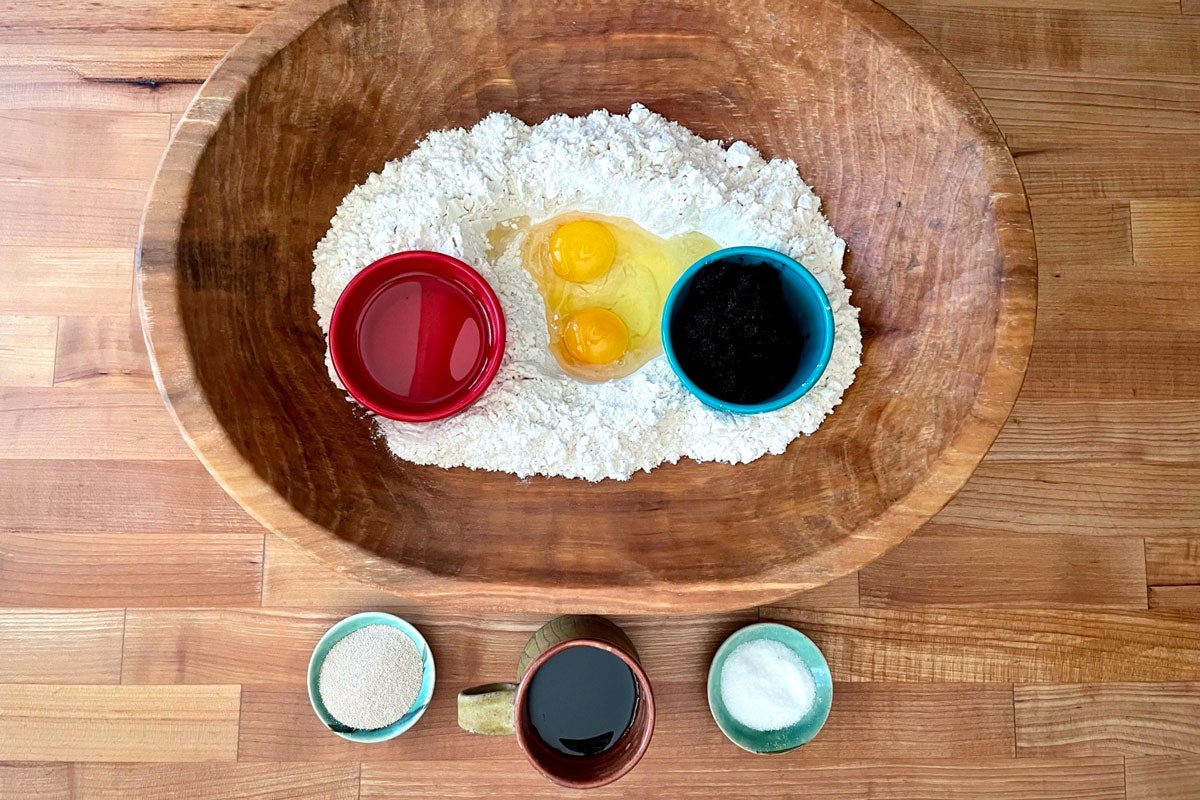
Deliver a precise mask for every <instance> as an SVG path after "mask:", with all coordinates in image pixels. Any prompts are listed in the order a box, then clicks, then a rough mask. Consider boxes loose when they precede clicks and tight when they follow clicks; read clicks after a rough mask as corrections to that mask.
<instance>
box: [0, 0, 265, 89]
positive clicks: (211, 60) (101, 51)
mask: <svg viewBox="0 0 1200 800" xmlns="http://www.w3.org/2000/svg"><path fill="white" fill-rule="evenodd" d="M64 7H65V5H64ZM241 39H242V37H241V36H240V35H237V34H228V33H226V34H218V33H207V32H191V31H111V32H105V31H100V32H93V31H26V30H20V29H16V30H14V29H11V28H10V29H6V30H0V67H9V66H16V67H21V68H29V67H40V68H46V67H49V68H55V69H62V70H67V71H69V72H72V73H74V74H76V75H78V76H80V77H81V78H83V79H84V80H89V81H96V82H100V83H104V82H115V83H118V84H133V85H139V86H145V87H147V88H150V89H155V88H158V86H159V85H160V84H164V83H180V82H182V83H193V84H197V85H198V84H200V83H202V82H203V81H204V79H205V78H207V77H208V73H209V72H211V71H212V68H213V67H215V66H216V65H217V62H218V61H220V60H221V57H222V56H224V55H225V53H226V51H228V50H229V48H231V47H233V46H234V45H236V44H237V43H238V42H240V41H241Z"/></svg>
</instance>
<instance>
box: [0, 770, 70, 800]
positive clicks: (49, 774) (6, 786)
mask: <svg viewBox="0 0 1200 800" xmlns="http://www.w3.org/2000/svg"><path fill="white" fill-rule="evenodd" d="M31 797H36V798H38V800H74V798H73V797H72V795H71V766H70V765H69V764H29V765H20V766H18V765H16V764H0V800H29V798H31Z"/></svg>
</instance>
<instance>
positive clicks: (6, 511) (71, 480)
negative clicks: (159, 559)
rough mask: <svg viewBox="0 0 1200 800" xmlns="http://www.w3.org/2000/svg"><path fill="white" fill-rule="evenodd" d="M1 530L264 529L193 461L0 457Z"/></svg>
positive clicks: (250, 530) (38, 531)
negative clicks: (21, 458)
mask: <svg viewBox="0 0 1200 800" xmlns="http://www.w3.org/2000/svg"><path fill="white" fill-rule="evenodd" d="M0 530H5V531H15V532H26V533H52V534H57V533H130V534H133V533H180V534H186V533H208V534H212V533H235V534H239V533H240V534H247V533H248V534H259V535H261V534H262V526H261V525H259V524H258V523H257V522H255V521H254V520H253V519H251V518H250V517H249V516H248V515H247V514H246V512H244V511H242V509H241V508H239V507H238V506H237V504H236V503H234V502H233V500H231V499H230V498H229V497H228V496H227V495H226V494H225V493H224V492H223V491H221V488H220V487H219V486H217V484H216V483H214V482H213V480H212V478H210V477H209V475H208V473H207V472H206V471H205V470H204V467H203V466H201V465H200V464H199V462H196V461H56V460H52V459H46V460H41V459H34V460H3V459H0Z"/></svg>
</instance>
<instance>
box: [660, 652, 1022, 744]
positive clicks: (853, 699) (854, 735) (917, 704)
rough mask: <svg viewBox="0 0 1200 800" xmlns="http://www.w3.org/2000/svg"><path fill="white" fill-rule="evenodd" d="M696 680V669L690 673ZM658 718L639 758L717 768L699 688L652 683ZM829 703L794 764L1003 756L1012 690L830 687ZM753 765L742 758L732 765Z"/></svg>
mask: <svg viewBox="0 0 1200 800" xmlns="http://www.w3.org/2000/svg"><path fill="white" fill-rule="evenodd" d="M698 671H699V672H700V673H701V674H703V671H702V670H698ZM655 686H656V693H655V699H656V701H658V700H659V696H660V695H661V702H659V706H660V708H661V709H662V710H663V711H664V712H667V711H669V712H670V713H664V714H663V715H662V717H661V718H660V721H659V722H657V723H656V726H655V732H654V741H653V742H652V743H651V746H650V750H649V751H648V752H647V755H646V757H647V758H651V759H669V758H670V757H671V755H672V754H677V753H688V754H689V755H690V756H692V757H695V758H697V760H701V759H707V760H709V761H711V762H712V763H718V762H720V761H722V760H725V759H728V758H730V757H731V756H732V755H733V754H731V753H730V752H729V750H728V748H729V745H730V743H729V741H728V740H726V739H725V737H724V736H723V735H721V733H720V732H719V731H713V730H712V725H711V722H710V719H709V718H710V717H711V714H710V713H709V711H708V709H707V708H706V705H707V704H706V699H705V692H704V685H703V683H702V682H695V683H690V684H688V683H683V684H678V683H673V684H669V685H666V686H665V687H664V686H662V685H661V684H660V683H656V685H655ZM833 692H834V696H835V697H836V698H837V700H836V702H835V703H834V707H833V709H832V710H831V711H830V715H829V720H828V721H827V722H826V723H825V727H823V728H822V729H821V732H820V734H818V736H817V737H816V738H815V739H813V740H812V741H811V742H809V743H808V744H806V745H805V746H804V747H803V748H801V749H799V750H797V751H795V752H793V753H789V754H788V757H787V761H788V762H789V763H791V764H794V765H796V766H800V765H805V766H810V767H813V766H819V765H821V764H828V763H844V762H853V761H864V760H874V759H879V760H884V759H888V760H904V759H912V760H930V761H937V760H945V759H963V760H966V759H978V760H987V759H991V758H1010V757H1012V754H1013V742H1014V727H1013V707H1012V689H1011V687H1009V686H999V685H985V684H953V683H946V684H938V685H933V684H903V683H838V684H835V685H834V689H833ZM758 760H760V759H757V758H755V757H754V756H752V755H749V754H745V755H744V757H742V758H741V760H740V761H739V762H738V767H739V768H741V767H743V766H747V765H750V764H752V763H753V762H755V761H758Z"/></svg>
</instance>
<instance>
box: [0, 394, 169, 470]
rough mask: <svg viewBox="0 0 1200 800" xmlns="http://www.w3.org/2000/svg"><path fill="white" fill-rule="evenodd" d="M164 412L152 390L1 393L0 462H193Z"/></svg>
mask: <svg viewBox="0 0 1200 800" xmlns="http://www.w3.org/2000/svg"><path fill="white" fill-rule="evenodd" d="M161 406H162V403H161V401H160V400H159V398H158V395H157V394H155V393H154V392H153V391H152V390H150V389H149V388H142V389H128V390H113V391H108V392H96V391H92V390H90V389H88V388H86V387H84V388H74V387H72V388H68V387H58V388H54V389H10V390H5V389H0V459H5V458H49V459H79V460H84V459H100V460H107V459H115V460H122V461H125V460H130V459H139V458H145V459H151V460H154V461H162V460H166V459H180V460H191V459H192V458H193V456H192V452H191V450H189V449H188V447H187V444H186V443H184V442H182V441H181V440H180V438H179V434H178V431H177V430H176V429H175V425H174V424H173V423H172V422H171V417H170V415H168V414H167V413H166V412H165V411H164V410H163V409H162V407H161ZM97 431H105V432H106V436H104V437H103V438H101V437H98V436H97V435H96V432H97Z"/></svg>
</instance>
